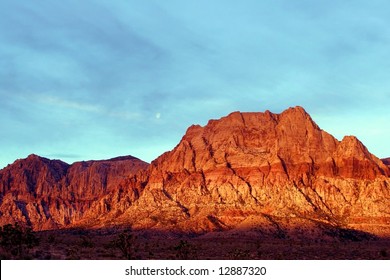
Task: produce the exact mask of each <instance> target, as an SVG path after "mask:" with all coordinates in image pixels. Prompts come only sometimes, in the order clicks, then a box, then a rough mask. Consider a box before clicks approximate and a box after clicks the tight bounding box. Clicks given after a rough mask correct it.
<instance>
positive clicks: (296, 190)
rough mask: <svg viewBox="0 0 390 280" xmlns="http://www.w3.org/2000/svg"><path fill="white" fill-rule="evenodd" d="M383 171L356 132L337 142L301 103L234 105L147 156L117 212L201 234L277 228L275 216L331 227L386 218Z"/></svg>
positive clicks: (138, 223)
mask: <svg viewBox="0 0 390 280" xmlns="http://www.w3.org/2000/svg"><path fill="white" fill-rule="evenodd" d="M389 174H390V171H389V168H388V167H387V166H386V165H384V164H383V162H382V161H380V160H379V159H378V158H376V157H375V156H373V155H372V154H370V153H369V152H368V151H367V148H366V147H365V146H364V145H363V144H362V143H361V142H360V141H359V140H358V139H356V138H355V137H353V136H347V137H345V138H344V139H342V141H338V140H337V139H335V138H334V137H332V136H331V135H330V134H328V133H326V132H324V131H322V130H321V129H320V128H319V127H318V126H317V125H316V124H315V123H314V122H313V120H312V119H311V118H310V116H309V115H308V114H307V113H306V112H305V110H304V109H303V108H301V107H295V108H290V109H288V110H286V111H285V112H283V113H281V114H272V113H270V112H268V111H267V112H265V113H239V112H235V113H232V114H230V115H228V116H227V117H224V118H222V119H220V120H212V121H210V122H209V123H208V124H207V125H206V126H205V127H201V126H191V127H190V128H189V129H188V130H187V133H186V134H185V135H184V137H183V138H182V140H181V141H180V143H179V144H178V145H177V146H176V147H175V148H174V149H173V150H172V151H171V152H167V153H165V154H163V155H162V156H160V157H159V158H158V159H156V160H155V161H154V162H152V164H151V166H150V168H149V179H148V181H147V182H146V183H147V184H146V187H145V189H144V191H143V193H142V195H141V196H140V198H139V199H138V200H137V201H136V202H135V204H134V205H133V206H132V207H130V208H129V209H128V211H127V212H126V213H125V214H124V215H123V219H122V220H120V219H119V220H120V221H130V222H131V223H132V224H133V227H136V228H145V227H146V228H158V229H170V230H177V229H182V230H184V231H195V232H207V231H210V230H222V229H232V228H237V227H242V228H245V227H252V226H253V225H256V224H263V225H268V226H270V225H271V226H276V225H277V223H276V222H275V219H274V218H278V217H279V218H293V217H300V218H304V219H306V220H315V221H320V222H324V223H327V224H332V225H347V224H354V223H356V221H357V220H359V219H361V218H362V217H363V218H366V219H369V220H374V219H377V220H378V219H379V220H381V219H387V218H389V217H390V212H389V211H388V210H387V209H389V205H390V193H389V186H390V180H389ZM276 228H277V226H276Z"/></svg>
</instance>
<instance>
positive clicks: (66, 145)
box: [0, 0, 390, 167]
mask: <svg viewBox="0 0 390 280" xmlns="http://www.w3.org/2000/svg"><path fill="white" fill-rule="evenodd" d="M389 14H390V2H388V1H375V0H374V1H307V0H306V1H305V0H302V1H290V0H276V1H275V0H272V1H271V0H268V1H267V0H264V1H257V0H253V1H251V0H244V1H222V0H214V1H203V0H198V1H181V0H167V1H128V0H127V1H125V0H122V1H120V0H110V1H103V0H102V1H98V0H94V1H91V0H83V1H79V0H67V1H48V0H41V1H27V0H21V1H10V0H2V1H1V2H0V100H1V102H0V133H1V135H0V147H1V153H0V167H4V166H6V165H7V164H8V163H12V162H13V161H14V160H15V159H17V158H23V157H26V156H27V155H28V154H31V153H36V154H39V155H41V156H45V157H49V158H59V159H62V160H64V161H66V162H70V163H71V162H74V161H79V160H87V159H103V158H110V157H115V156H119V155H127V154H130V155H133V156H136V157H139V158H141V159H144V160H146V161H151V160H153V159H154V158H156V157H157V156H159V155H160V154H161V153H163V152H165V151H167V150H171V149H172V148H173V147H174V146H175V145H176V144H177V143H178V142H179V141H180V139H181V137H182V135H183V134H184V133H185V131H186V128H187V127H188V126H190V125H191V124H201V125H204V124H206V123H207V121H208V120H209V119H213V118H214V119H215V118H220V117H222V116H224V115H226V114H228V113H230V112H232V111H255V112H256V111H257V112H260V111H265V110H267V109H269V110H271V111H273V112H276V113H279V112H281V111H282V110H284V109H286V108H288V107H290V106H295V105H301V106H303V107H304V108H305V109H306V110H307V111H308V112H309V113H310V114H311V115H312V117H313V118H314V120H315V121H316V122H317V123H318V124H319V125H320V127H321V128H323V129H324V130H327V131H328V132H330V133H332V134H333V135H335V136H336V137H337V138H338V139H341V138H342V137H343V136H344V135H351V134H352V135H356V136H357V137H358V138H359V139H360V140H361V141H363V143H364V144H365V145H366V146H367V147H368V148H369V150H370V151H371V152H373V153H374V154H376V155H377V156H378V157H388V156H390V145H389V144H388V140H387V139H390V130H389V125H388V121H389V120H390V112H389V111H390V110H389V107H390V106H389V105H390V28H389V26H390V17H389V16H388V15H389Z"/></svg>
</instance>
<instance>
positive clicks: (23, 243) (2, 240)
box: [0, 224, 39, 259]
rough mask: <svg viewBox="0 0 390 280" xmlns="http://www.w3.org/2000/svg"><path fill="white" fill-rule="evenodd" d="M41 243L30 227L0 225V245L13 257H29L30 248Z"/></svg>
mask: <svg viewBox="0 0 390 280" xmlns="http://www.w3.org/2000/svg"><path fill="white" fill-rule="evenodd" d="M38 244H39V239H38V238H37V237H36V236H35V234H34V232H33V231H32V229H31V228H29V227H21V226H20V225H19V224H15V225H11V224H7V225H4V226H2V227H0V246H1V247H2V248H3V249H4V250H5V251H6V252H9V253H10V254H11V255H12V258H18V259H19V258H21V259H23V258H29V257H28V254H29V251H30V249H32V248H33V247H35V246H37V245H38Z"/></svg>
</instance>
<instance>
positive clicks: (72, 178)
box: [0, 155, 148, 230]
mask: <svg viewBox="0 0 390 280" xmlns="http://www.w3.org/2000/svg"><path fill="white" fill-rule="evenodd" d="M147 166H148V164H147V163H145V162H143V161H141V160H139V159H136V158H134V157H131V156H127V157H118V158H114V159H110V160H101V161H87V162H77V163H74V164H72V165H68V164H66V163H64V162H62V161H59V160H49V159H46V158H42V157H39V156H37V155H30V156H29V157H28V158H26V159H22V160H17V161H16V162H15V163H13V164H12V165H9V166H8V167H6V168H4V169H3V170H1V171H0V191H1V205H0V211H1V212H0V213H1V216H0V221H1V224H6V223H14V222H19V223H26V224H28V225H31V226H33V228H34V229H36V230H41V229H52V228H58V227H63V226H67V225H72V224H74V223H75V222H77V221H79V220H82V219H84V218H85V217H89V218H91V217H94V218H95V219H98V218H99V217H100V216H101V215H104V214H105V213H107V212H110V211H114V210H115V211H124V209H125V208H127V207H128V206H129V205H130V204H131V203H132V202H133V201H134V200H135V199H136V198H137V197H138V195H139V192H140V189H139V188H138V187H137V185H136V184H134V183H132V182H131V179H130V178H132V177H133V175H134V174H135V173H137V172H138V171H140V170H144V169H146V168H147Z"/></svg>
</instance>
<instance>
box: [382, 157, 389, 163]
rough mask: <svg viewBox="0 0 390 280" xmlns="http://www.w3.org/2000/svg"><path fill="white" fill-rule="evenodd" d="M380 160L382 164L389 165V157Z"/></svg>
mask: <svg viewBox="0 0 390 280" xmlns="http://www.w3.org/2000/svg"><path fill="white" fill-rule="evenodd" d="M382 161H383V163H384V164H386V165H390V158H383V159H382Z"/></svg>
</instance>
